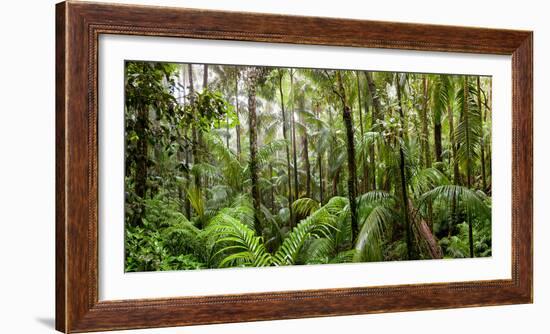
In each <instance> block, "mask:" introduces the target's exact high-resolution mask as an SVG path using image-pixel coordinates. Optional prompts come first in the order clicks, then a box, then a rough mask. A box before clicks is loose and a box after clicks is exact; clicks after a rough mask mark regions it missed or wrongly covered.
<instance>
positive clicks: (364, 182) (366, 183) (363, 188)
mask: <svg viewBox="0 0 550 334" xmlns="http://www.w3.org/2000/svg"><path fill="white" fill-rule="evenodd" d="M355 78H356V81H357V106H358V112H359V130H360V133H361V142H363V141H364V140H365V130H364V127H363V111H362V110H361V107H362V106H363V103H362V97H361V82H360V80H359V71H355ZM365 100H366V98H365ZM362 159H363V166H362V167H363V168H362V169H363V179H362V182H361V190H360V191H361V192H365V191H367V190H368V188H369V169H368V168H367V160H368V159H367V154H366V150H363V152H362Z"/></svg>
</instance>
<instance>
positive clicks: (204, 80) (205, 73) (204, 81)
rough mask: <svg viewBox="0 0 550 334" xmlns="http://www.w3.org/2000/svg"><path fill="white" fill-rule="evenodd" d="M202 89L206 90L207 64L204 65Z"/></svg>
mask: <svg viewBox="0 0 550 334" xmlns="http://www.w3.org/2000/svg"><path fill="white" fill-rule="evenodd" d="M202 89H203V90H206V89H208V64H204V71H203V74H202Z"/></svg>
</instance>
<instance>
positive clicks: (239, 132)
mask: <svg viewBox="0 0 550 334" xmlns="http://www.w3.org/2000/svg"><path fill="white" fill-rule="evenodd" d="M237 71H239V70H237ZM239 76H240V73H239V72H237V74H236V75H235V114H236V115H237V125H236V126H235V136H236V137H237V138H235V139H236V140H237V158H238V159H239V160H241V124H240V120H239Z"/></svg>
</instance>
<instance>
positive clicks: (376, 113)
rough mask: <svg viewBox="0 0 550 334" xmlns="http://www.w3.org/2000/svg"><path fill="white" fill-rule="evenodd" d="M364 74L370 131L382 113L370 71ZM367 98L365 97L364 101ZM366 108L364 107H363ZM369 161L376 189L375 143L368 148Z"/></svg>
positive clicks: (373, 184)
mask: <svg viewBox="0 0 550 334" xmlns="http://www.w3.org/2000/svg"><path fill="white" fill-rule="evenodd" d="M363 73H364V74H365V79H366V80H367V92H368V94H369V97H370V100H371V101H372V113H371V131H372V130H373V128H374V126H375V125H376V122H377V120H378V119H379V118H380V115H381V114H382V107H381V104H380V99H379V98H378V95H377V94H376V84H375V83H374V79H373V78H372V74H371V73H370V72H363ZM366 100H367V99H365V101H366ZM365 108H366V107H365ZM369 155H370V163H371V167H370V168H371V174H372V189H378V187H377V185H376V145H375V144H374V143H372V144H371V145H370V148H369Z"/></svg>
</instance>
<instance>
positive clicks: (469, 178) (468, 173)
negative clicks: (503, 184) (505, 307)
mask: <svg viewBox="0 0 550 334" xmlns="http://www.w3.org/2000/svg"><path fill="white" fill-rule="evenodd" d="M468 93H469V84H468V76H467V75H465V76H464V103H463V114H462V119H463V122H464V124H465V127H466V129H467V130H466V147H467V149H468V150H469V149H470V147H471V145H470V141H471V138H470V131H469V128H470V115H469V114H470V111H469V101H468V100H469V95H468ZM470 156H471V155H470V153H468V156H467V158H466V186H467V187H468V189H470V188H471V186H472V166H471V164H472V161H471V159H470ZM466 219H467V221H468V238H469V241H470V257H474V236H473V227H472V220H471V217H470V210H468V209H467V210H466Z"/></svg>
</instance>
